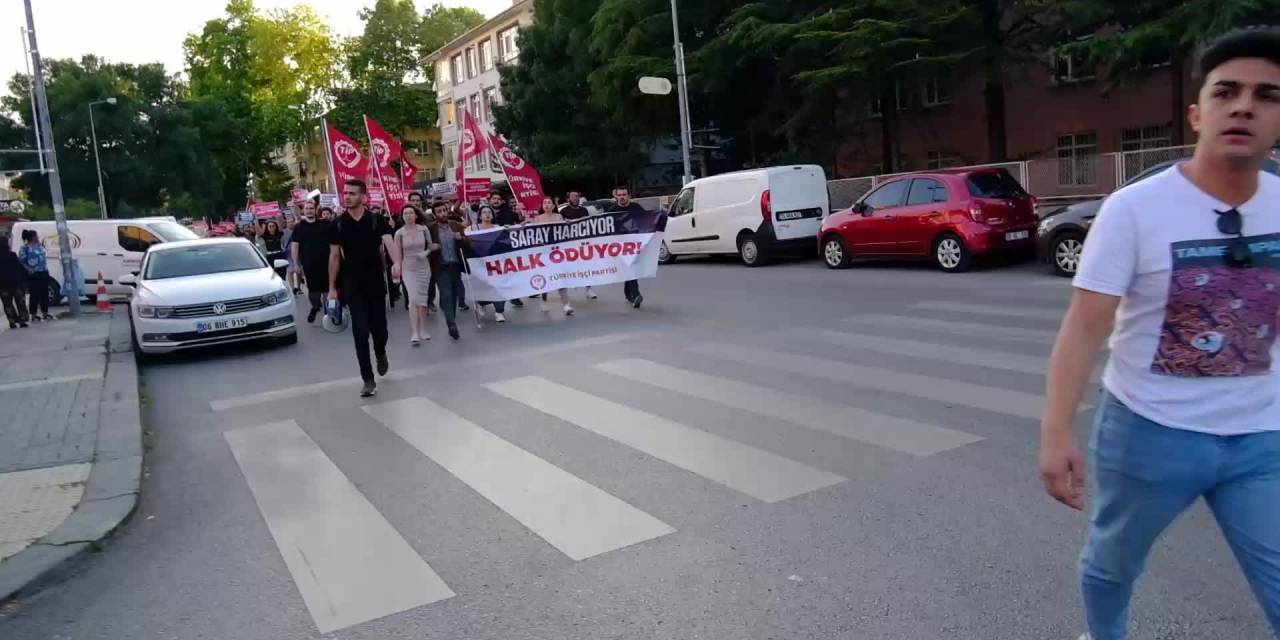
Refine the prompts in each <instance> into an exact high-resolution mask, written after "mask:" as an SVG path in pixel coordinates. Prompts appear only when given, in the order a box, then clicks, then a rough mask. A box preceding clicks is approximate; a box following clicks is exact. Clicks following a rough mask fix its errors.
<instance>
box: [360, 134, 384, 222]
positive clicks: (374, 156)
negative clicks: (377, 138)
mask: <svg viewBox="0 0 1280 640" xmlns="http://www.w3.org/2000/svg"><path fill="white" fill-rule="evenodd" d="M360 118H361V119H362V120H363V121H364V137H365V138H366V139H368V140H369V161H370V162H372V163H373V174H374V175H375V176H377V177H378V188H379V189H381V190H382V204H383V206H385V207H386V210H387V213H388V214H389V213H390V212H391V199H390V197H389V196H388V195H387V186H386V184H385V183H383V182H382V163H381V162H378V151H377V147H375V146H374V144H373V134H372V133H369V114H367V113H362V114H360Z"/></svg>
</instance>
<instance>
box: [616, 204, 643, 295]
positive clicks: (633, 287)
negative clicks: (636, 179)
mask: <svg viewBox="0 0 1280 640" xmlns="http://www.w3.org/2000/svg"><path fill="white" fill-rule="evenodd" d="M620 211H644V207H642V206H640V205H639V204H636V203H634V202H632V201H631V190H630V189H628V188H627V187H625V186H617V187H614V188H613V204H611V205H609V209H608V210H607V213H618V212H620ZM622 293H623V295H625V296H626V297H627V302H630V303H631V306H632V307H635V308H636V309H639V308H640V305H641V304H644V296H642V295H640V281H639V280H628V281H626V283H624V284H623V285H622Z"/></svg>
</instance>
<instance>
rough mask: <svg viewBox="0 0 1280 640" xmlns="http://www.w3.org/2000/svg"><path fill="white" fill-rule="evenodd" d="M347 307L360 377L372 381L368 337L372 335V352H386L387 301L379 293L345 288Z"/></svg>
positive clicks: (383, 353)
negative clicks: (349, 313)
mask: <svg viewBox="0 0 1280 640" xmlns="http://www.w3.org/2000/svg"><path fill="white" fill-rule="evenodd" d="M346 304H347V308H348V309H350V310H351V335H352V337H354V338H355V340H356V360H357V361H359V362H360V378H361V379H362V380H364V381H365V382H373V381H374V377H373V364H372V363H371V362H370V361H369V337H370V336H372V337H373V353H374V355H378V356H385V355H386V353H387V303H386V299H385V298H383V297H382V296H380V295H376V294H374V295H369V294H368V293H365V292H362V291H360V290H358V289H355V290H353V289H347V295H346Z"/></svg>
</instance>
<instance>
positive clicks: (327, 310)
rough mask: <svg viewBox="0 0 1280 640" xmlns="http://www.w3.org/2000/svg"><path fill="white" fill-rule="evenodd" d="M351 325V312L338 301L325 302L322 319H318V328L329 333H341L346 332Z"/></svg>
mask: <svg viewBox="0 0 1280 640" xmlns="http://www.w3.org/2000/svg"><path fill="white" fill-rule="evenodd" d="M350 324H351V311H349V310H348V309H347V308H346V307H344V306H343V305H342V301H340V300H328V301H326V302H325V307H324V317H323V318H321V319H320V326H321V327H323V328H324V330H325V331H328V332H329V333H342V332H343V331H346V330H347V326H348V325H350Z"/></svg>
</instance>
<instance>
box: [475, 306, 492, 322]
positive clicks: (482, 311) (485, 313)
mask: <svg viewBox="0 0 1280 640" xmlns="http://www.w3.org/2000/svg"><path fill="white" fill-rule="evenodd" d="M476 315H478V316H480V318H481V319H484V318H487V317H489V309H488V308H486V307H484V306H483V305H480V306H477V307H476Z"/></svg>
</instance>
